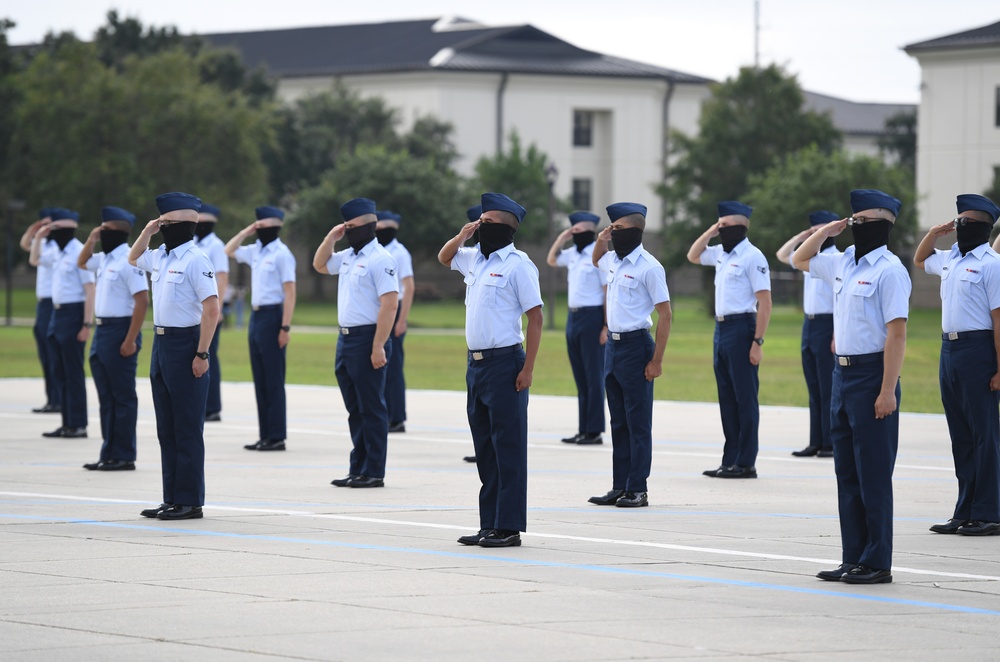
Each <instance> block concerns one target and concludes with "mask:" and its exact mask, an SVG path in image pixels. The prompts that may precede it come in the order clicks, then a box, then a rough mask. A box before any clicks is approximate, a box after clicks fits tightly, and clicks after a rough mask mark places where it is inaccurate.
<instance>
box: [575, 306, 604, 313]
mask: <svg viewBox="0 0 1000 662" xmlns="http://www.w3.org/2000/svg"><path fill="white" fill-rule="evenodd" d="M597 309H600V310H604V306H577V307H576V308H570V309H569V312H571V313H580V312H583V311H584V310H597Z"/></svg>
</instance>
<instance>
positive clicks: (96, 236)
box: [86, 225, 101, 244]
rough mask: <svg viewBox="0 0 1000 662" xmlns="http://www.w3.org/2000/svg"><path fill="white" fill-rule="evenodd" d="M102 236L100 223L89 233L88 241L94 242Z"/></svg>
mask: <svg viewBox="0 0 1000 662" xmlns="http://www.w3.org/2000/svg"><path fill="white" fill-rule="evenodd" d="M100 236H101V226H100V225H98V226H97V227H96V228H94V229H93V230H91V231H90V234H88V235H87V242H86V243H88V244H93V243H95V242H96V241H97V240H98V239H99V238H100Z"/></svg>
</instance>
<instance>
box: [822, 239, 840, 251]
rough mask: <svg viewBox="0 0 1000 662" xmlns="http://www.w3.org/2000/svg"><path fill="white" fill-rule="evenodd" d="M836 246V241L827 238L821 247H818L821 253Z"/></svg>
mask: <svg viewBox="0 0 1000 662" xmlns="http://www.w3.org/2000/svg"><path fill="white" fill-rule="evenodd" d="M836 245H837V241H836V239H835V238H834V237H827V238H826V240H825V241H824V242H823V245H822V246H820V247H819V249H820V250H821V251H825V250H826V249H828V248H830V247H831V246H836Z"/></svg>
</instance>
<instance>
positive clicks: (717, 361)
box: [714, 313, 760, 467]
mask: <svg viewBox="0 0 1000 662" xmlns="http://www.w3.org/2000/svg"><path fill="white" fill-rule="evenodd" d="M756 329H757V315H756V314H755V313H744V314H742V315H726V319H725V321H723V322H716V323H715V348H714V367H715V383H716V386H717V388H718V391H719V412H720V413H721V415H722V433H723V435H725V437H726V443H725V445H724V446H723V449H722V466H724V467H730V466H733V465H739V466H741V467H752V466H754V465H755V463H756V462H757V446H758V438H757V429H758V427H759V425H760V408H759V406H758V404H757V391H758V389H759V387H760V380H759V378H758V376H757V368H758V366H755V365H753V364H752V363H750V346H751V345H752V344H753V337H754V333H755V332H756Z"/></svg>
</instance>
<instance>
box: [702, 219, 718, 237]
mask: <svg viewBox="0 0 1000 662" xmlns="http://www.w3.org/2000/svg"><path fill="white" fill-rule="evenodd" d="M705 234H707V235H708V236H709V237H718V236H719V221H716V222H715V223H712V224H711V225H710V226H708V230H706V231H705Z"/></svg>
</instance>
